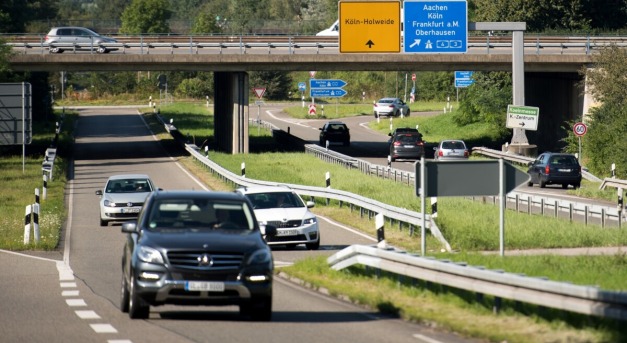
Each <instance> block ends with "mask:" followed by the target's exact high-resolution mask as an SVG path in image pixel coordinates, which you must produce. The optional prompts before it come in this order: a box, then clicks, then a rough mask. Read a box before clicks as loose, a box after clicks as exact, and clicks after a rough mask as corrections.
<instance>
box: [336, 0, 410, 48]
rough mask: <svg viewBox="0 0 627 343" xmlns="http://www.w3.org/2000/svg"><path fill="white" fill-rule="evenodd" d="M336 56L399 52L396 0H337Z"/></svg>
mask: <svg viewBox="0 0 627 343" xmlns="http://www.w3.org/2000/svg"><path fill="white" fill-rule="evenodd" d="M339 12H340V41H339V42H340V53H381V52H400V51H401V3H400V1H340V3H339Z"/></svg>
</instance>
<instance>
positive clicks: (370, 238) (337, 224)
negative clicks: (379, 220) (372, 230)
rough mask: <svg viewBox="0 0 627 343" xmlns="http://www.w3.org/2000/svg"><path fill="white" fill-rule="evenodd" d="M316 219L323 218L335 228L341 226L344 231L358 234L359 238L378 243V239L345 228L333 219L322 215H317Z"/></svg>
mask: <svg viewBox="0 0 627 343" xmlns="http://www.w3.org/2000/svg"><path fill="white" fill-rule="evenodd" d="M316 217H318V218H322V219H324V220H325V221H326V222H328V223H330V224H333V225H335V226H339V227H340V228H342V229H344V230H346V231H349V232H352V233H354V234H356V235H358V236H361V237H363V238H366V239H369V240H371V241H373V242H376V241H377V239H376V238H374V237H371V236H368V235H366V234H365V233H363V232H359V231H357V230H355V229H352V228H350V227H348V226H344V225H342V224H340V223H338V222H336V221H333V220H331V219H329V218H327V217H323V216H321V215H316Z"/></svg>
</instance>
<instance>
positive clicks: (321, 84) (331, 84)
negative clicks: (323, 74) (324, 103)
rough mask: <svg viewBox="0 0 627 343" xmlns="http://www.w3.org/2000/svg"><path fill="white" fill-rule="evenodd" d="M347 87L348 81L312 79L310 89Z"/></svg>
mask: <svg viewBox="0 0 627 343" xmlns="http://www.w3.org/2000/svg"><path fill="white" fill-rule="evenodd" d="M344 86H346V81H344V80H319V79H310V80H309V87H310V88H312V89H313V88H342V87H344Z"/></svg>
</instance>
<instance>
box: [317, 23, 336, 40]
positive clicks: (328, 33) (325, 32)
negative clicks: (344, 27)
mask: <svg viewBox="0 0 627 343" xmlns="http://www.w3.org/2000/svg"><path fill="white" fill-rule="evenodd" d="M339 35H340V21H339V20H336V21H335V23H333V25H331V26H330V27H329V28H328V29H324V30H322V31H320V32H318V33H316V36H325V37H337V36H339Z"/></svg>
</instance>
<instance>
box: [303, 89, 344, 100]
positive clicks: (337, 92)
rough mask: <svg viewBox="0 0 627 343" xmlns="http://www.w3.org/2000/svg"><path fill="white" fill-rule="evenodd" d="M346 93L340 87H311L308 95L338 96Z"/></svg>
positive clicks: (316, 96)
mask: <svg viewBox="0 0 627 343" xmlns="http://www.w3.org/2000/svg"><path fill="white" fill-rule="evenodd" d="M344 95H346V91H345V90H344V89H342V88H311V89H310V90H309V96H310V97H312V98H340V97H343V96H344Z"/></svg>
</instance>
